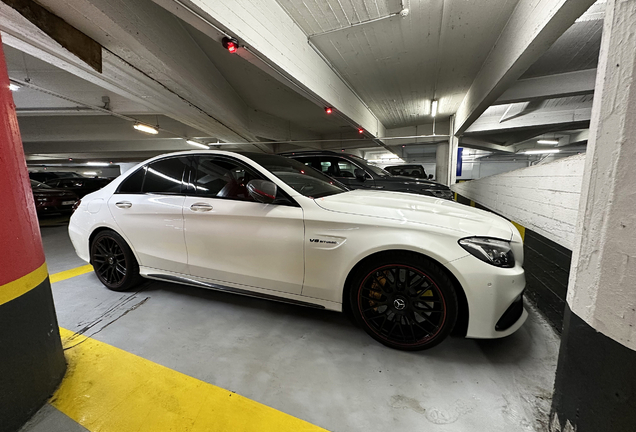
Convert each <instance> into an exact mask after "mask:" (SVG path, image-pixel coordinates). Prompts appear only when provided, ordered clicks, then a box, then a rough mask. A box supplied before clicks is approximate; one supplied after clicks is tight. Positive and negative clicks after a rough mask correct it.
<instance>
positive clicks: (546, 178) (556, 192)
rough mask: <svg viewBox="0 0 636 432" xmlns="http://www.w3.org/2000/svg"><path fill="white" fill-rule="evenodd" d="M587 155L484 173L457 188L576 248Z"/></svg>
mask: <svg viewBox="0 0 636 432" xmlns="http://www.w3.org/2000/svg"><path fill="white" fill-rule="evenodd" d="M584 165H585V155H576V156H571V157H569V158H564V159H560V160H557V161H555V162H551V163H548V164H543V165H537V166H532V167H528V168H523V169H518V170H515V171H510V172H507V173H503V174H498V175H493V176H489V177H484V178H481V179H479V180H472V181H469V182H464V183H457V184H455V185H453V186H452V187H451V189H452V190H453V191H454V192H457V193H458V194H460V195H462V196H464V197H466V198H469V199H471V200H473V201H475V202H477V203H479V204H481V205H482V206H484V207H487V208H489V209H490V210H492V211H494V212H496V213H499V214H501V215H503V216H505V217H507V218H509V219H511V220H514V221H515V222H518V223H519V224H521V225H523V226H524V227H526V228H528V229H530V230H532V231H534V232H536V233H538V234H540V235H542V236H544V237H546V238H548V239H550V240H552V241H554V242H555V243H557V244H559V245H561V246H563V247H566V248H568V249H570V250H571V249H572V248H573V246H574V238H575V236H574V232H575V227H576V219H577V214H578V208H579V198H580V195H581V180H582V176H583V168H584Z"/></svg>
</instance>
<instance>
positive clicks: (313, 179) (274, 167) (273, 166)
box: [244, 153, 347, 198]
mask: <svg viewBox="0 0 636 432" xmlns="http://www.w3.org/2000/svg"><path fill="white" fill-rule="evenodd" d="M244 154H245V156H247V157H249V158H250V159H252V160H253V161H254V162H256V163H257V164H259V165H261V166H262V167H263V168H266V169H267V170H268V171H270V172H271V173H272V174H274V175H275V176H276V177H278V178H279V179H281V180H282V181H283V182H284V183H285V184H287V185H288V186H290V187H291V188H293V189H294V190H295V191H297V192H299V193H301V194H303V195H305V196H306V197H309V198H321V197H326V196H329V195H334V194H338V193H342V192H346V191H347V189H346V188H345V187H343V186H341V185H339V184H338V183H336V182H335V181H334V180H333V179H331V178H329V177H327V176H326V175H324V174H322V173H320V172H318V171H317V170H315V169H313V168H311V167H309V166H307V165H304V164H303V163H301V162H298V161H296V160H294V159H288V158H286V157H283V156H276V155H268V154H260V153H244Z"/></svg>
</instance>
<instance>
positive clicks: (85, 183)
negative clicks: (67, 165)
mask: <svg viewBox="0 0 636 432" xmlns="http://www.w3.org/2000/svg"><path fill="white" fill-rule="evenodd" d="M111 181H112V179H107V178H101V177H92V178H91V177H69V178H57V179H53V180H48V181H47V182H45V183H46V184H47V185H49V186H51V187H53V188H57V189H64V190H69V191H72V192H75V193H76V194H77V195H78V196H79V197H80V198H82V197H83V196H84V195H87V194H89V193H91V192H95V191H96V190H99V189H101V188H103V187H104V186H106V185H107V184H108V183H110V182H111Z"/></svg>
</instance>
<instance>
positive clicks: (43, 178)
mask: <svg viewBox="0 0 636 432" xmlns="http://www.w3.org/2000/svg"><path fill="white" fill-rule="evenodd" d="M69 177H73V178H84V176H82V175H80V174H78V173H76V172H72V171H39V172H31V171H29V178H30V179H32V180H36V181H39V182H40V183H46V182H47V181H49V180H53V179H58V178H69Z"/></svg>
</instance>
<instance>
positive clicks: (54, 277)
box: [50, 264, 93, 283]
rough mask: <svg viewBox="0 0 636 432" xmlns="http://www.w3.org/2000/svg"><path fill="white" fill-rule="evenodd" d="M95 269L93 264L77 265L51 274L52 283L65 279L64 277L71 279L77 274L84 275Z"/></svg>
mask: <svg viewBox="0 0 636 432" xmlns="http://www.w3.org/2000/svg"><path fill="white" fill-rule="evenodd" d="M92 271H93V266H92V265H90V264H86V265H83V266H81V267H75V268H74V269H70V270H65V271H62V272H59V273H55V274H52V275H51V277H50V278H51V283H55V282H59V281H63V280H64V279H70V278H72V277H75V276H79V275H83V274H85V273H90V272H92Z"/></svg>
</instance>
